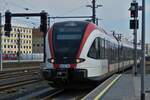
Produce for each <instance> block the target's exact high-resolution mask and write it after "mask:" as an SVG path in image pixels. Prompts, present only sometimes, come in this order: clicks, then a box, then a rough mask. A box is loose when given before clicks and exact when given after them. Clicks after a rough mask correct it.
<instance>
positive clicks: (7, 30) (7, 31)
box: [4, 11, 12, 37]
mask: <svg viewBox="0 0 150 100" xmlns="http://www.w3.org/2000/svg"><path fill="white" fill-rule="evenodd" d="M4 30H5V35H6V36H8V37H10V31H11V30H12V28H11V12H9V11H6V12H5V27H4Z"/></svg>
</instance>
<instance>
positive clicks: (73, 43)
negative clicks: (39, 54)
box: [53, 22, 87, 59]
mask: <svg viewBox="0 0 150 100" xmlns="http://www.w3.org/2000/svg"><path fill="white" fill-rule="evenodd" d="M86 25H87V23H86V22H84V23H83V22H82V23H81V22H62V23H56V24H54V27H53V47H54V53H55V57H56V58H61V59H62V58H75V57H76V55H77V52H78V49H79V46H80V42H81V41H82V37H83V35H84V31H85V28H86Z"/></svg>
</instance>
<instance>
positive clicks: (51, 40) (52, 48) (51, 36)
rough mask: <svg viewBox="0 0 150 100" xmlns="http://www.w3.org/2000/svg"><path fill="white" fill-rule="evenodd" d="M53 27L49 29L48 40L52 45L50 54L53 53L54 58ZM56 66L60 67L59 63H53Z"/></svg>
mask: <svg viewBox="0 0 150 100" xmlns="http://www.w3.org/2000/svg"><path fill="white" fill-rule="evenodd" d="M52 32H53V27H52V28H50V30H49V31H48V40H49V47H50V54H51V56H52V57H51V58H54V57H55V55H54V47H53V39H52V38H53V34H52ZM53 66H54V68H58V67H59V64H53Z"/></svg>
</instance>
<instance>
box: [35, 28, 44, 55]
mask: <svg viewBox="0 0 150 100" xmlns="http://www.w3.org/2000/svg"><path fill="white" fill-rule="evenodd" d="M32 43H33V45H32V47H33V49H32V53H34V54H42V53H43V44H44V43H43V32H40V29H37V28H33V34H32Z"/></svg>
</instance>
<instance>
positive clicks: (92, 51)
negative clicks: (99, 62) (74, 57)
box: [87, 38, 100, 59]
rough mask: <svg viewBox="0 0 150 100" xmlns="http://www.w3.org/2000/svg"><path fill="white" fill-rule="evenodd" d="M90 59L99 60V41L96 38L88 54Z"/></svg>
mask: <svg viewBox="0 0 150 100" xmlns="http://www.w3.org/2000/svg"><path fill="white" fill-rule="evenodd" d="M87 56H88V57H90V58H94V59H99V58H100V54H99V39H98V38H96V39H95V40H94V42H93V43H92V45H91V47H90V49H89V52H88V55H87Z"/></svg>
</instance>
